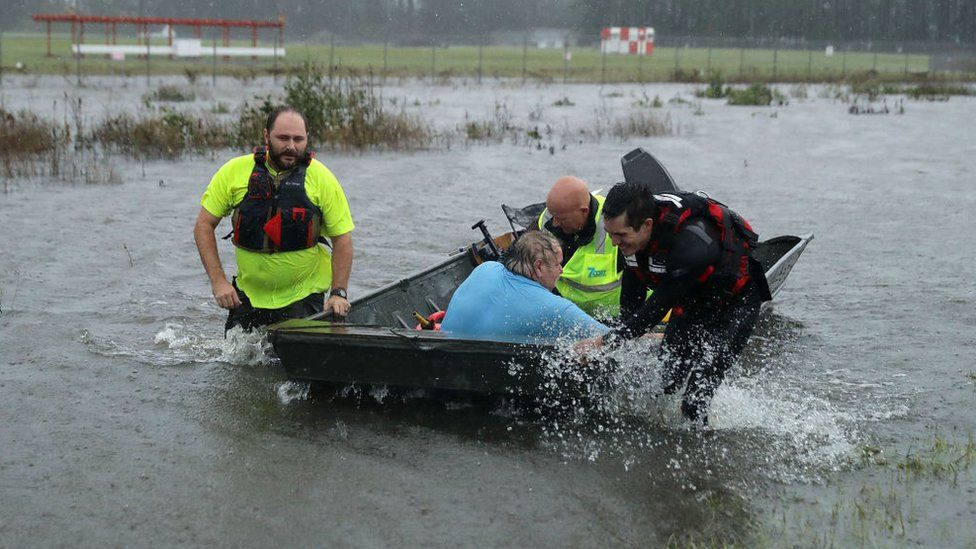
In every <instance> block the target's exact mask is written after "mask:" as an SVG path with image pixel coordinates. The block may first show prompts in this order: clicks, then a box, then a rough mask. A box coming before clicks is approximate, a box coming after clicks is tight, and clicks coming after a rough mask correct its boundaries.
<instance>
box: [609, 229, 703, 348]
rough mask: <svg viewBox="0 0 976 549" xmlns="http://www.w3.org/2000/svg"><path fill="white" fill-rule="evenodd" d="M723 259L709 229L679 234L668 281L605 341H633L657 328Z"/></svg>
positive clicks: (672, 254) (667, 272)
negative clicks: (616, 339)
mask: <svg viewBox="0 0 976 549" xmlns="http://www.w3.org/2000/svg"><path fill="white" fill-rule="evenodd" d="M720 256H721V248H720V247H719V245H718V240H717V238H716V237H715V235H714V234H712V233H710V232H708V230H707V229H706V228H705V227H703V226H702V225H700V224H694V225H690V226H689V227H687V228H685V229H683V230H682V231H681V232H679V233H678V234H677V235H675V241H674V245H673V247H672V251H671V255H669V256H668V260H667V264H668V267H667V271H666V272H665V274H664V280H662V281H661V283H660V284H658V285H657V286H656V287H655V288H654V293H652V294H651V296H650V297H649V298H647V301H645V302H644V304H643V305H641V306H640V307H639V308H637V309H636V310H634V311H633V312H632V313H630V314H627V315H621V325H620V326H619V327H618V328H616V329H614V330H613V331H611V332H610V333H608V334H607V336H605V341H609V340H611V339H613V338H623V339H633V338H635V337H640V336H642V335H644V334H645V333H647V331H648V330H650V329H652V328H654V326H656V325H657V324H658V323H659V322H661V319H663V318H664V315H665V314H666V313H667V312H668V310H669V309H671V308H672V307H674V305H675V304H676V303H678V301H679V300H680V299H682V298H684V297H686V296H687V295H688V294H689V293H691V292H693V291H695V289H696V287H697V282H698V280H697V279H698V277H700V276H701V275H702V273H703V272H704V271H705V269H707V268H708V266H709V265H713V264H714V263H716V262H717V261H718V260H719V259H720ZM631 299H632V298H631ZM621 306H623V290H621Z"/></svg>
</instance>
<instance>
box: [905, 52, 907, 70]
mask: <svg viewBox="0 0 976 549" xmlns="http://www.w3.org/2000/svg"><path fill="white" fill-rule="evenodd" d="M905 74H908V52H907V51H906V52H905Z"/></svg>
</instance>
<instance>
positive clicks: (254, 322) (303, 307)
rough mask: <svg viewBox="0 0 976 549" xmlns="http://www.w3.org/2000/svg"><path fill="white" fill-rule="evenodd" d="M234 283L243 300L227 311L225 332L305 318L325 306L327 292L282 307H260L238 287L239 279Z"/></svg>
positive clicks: (311, 295) (246, 329)
mask: <svg viewBox="0 0 976 549" xmlns="http://www.w3.org/2000/svg"><path fill="white" fill-rule="evenodd" d="M233 284H234V289H235V290H237V297H239V298H240V300H241V306H240V307H238V308H236V309H231V310H230V311H229V312H228V313H227V323H226V324H225V325H224V334H226V333H227V331H228V330H230V329H231V328H233V327H234V326H240V327H242V328H243V329H244V331H245V332H250V331H251V330H253V329H254V328H257V327H258V326H267V325H268V324H274V323H275V322H281V321H282V320H287V319H289V318H304V317H306V316H310V315H314V314H315V313H321V312H322V310H323V309H324V308H325V294H324V293H316V294H310V295H308V296H306V297H304V298H302V299H299V300H298V301H296V302H294V303H292V304H290V305H286V306H285V307H282V308H280V309H259V308H257V307H253V306H251V300H250V299H248V297H247V294H245V293H244V292H242V291H241V289H240V288H238V287H237V280H234V283H233Z"/></svg>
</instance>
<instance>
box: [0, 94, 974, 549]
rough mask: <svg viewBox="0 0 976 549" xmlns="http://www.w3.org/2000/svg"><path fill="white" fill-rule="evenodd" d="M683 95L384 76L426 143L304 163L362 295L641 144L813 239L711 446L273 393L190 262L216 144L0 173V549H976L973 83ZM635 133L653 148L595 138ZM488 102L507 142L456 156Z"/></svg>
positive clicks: (19, 104) (639, 426)
mask: <svg viewBox="0 0 976 549" xmlns="http://www.w3.org/2000/svg"><path fill="white" fill-rule="evenodd" d="M174 80H178V79H174ZM183 85H185V83H184V84H183ZM279 85H280V82H279ZM274 88H275V83H274V82H273V81H271V80H270V79H267V80H254V81H248V82H241V81H237V80H231V79H227V80H220V81H218V85H217V87H216V88H211V87H210V86H207V85H197V86H196V87H194V89H195V99H194V100H193V101H188V102H182V103H178V104H173V105H170V106H169V108H173V109H181V110H188V111H192V112H199V113H204V112H211V113H213V112H218V113H223V114H217V115H216V116H233V115H234V112H235V110H236V109H237V108H239V105H240V104H241V102H242V101H244V100H252V99H253V97H254V96H255V95H264V94H267V93H270V92H271V91H272V90H273V89H274ZM694 90H695V88H694V87H693V86H687V85H653V86H638V85H621V86H606V87H600V86H595V85H568V86H559V85H548V86H529V87H526V88H522V87H519V86H515V85H508V84H505V83H501V84H492V85H485V86H476V85H473V84H471V83H470V82H465V81H457V82H448V83H446V84H445V85H440V86H428V85H425V84H421V83H416V82H411V81H404V82H400V83H398V84H396V85H391V86H388V87H386V88H383V89H382V90H381V93H382V95H383V98H384V101H385V102H387V103H388V104H390V105H391V108H402V109H405V110H406V111H408V112H411V113H415V114H418V115H419V116H422V117H423V118H424V119H425V120H426V121H427V122H428V123H429V124H431V125H432V126H433V127H434V128H436V129H437V130H438V131H439V132H440V134H441V138H440V139H438V140H437V141H436V144H435V145H433V146H432V148H431V149H430V150H423V151H415V152H410V153H392V152H367V153H334V152H329V151H320V152H319V155H318V158H320V159H321V160H323V162H324V163H325V164H326V165H327V166H329V167H330V168H331V169H332V170H333V172H334V173H335V174H336V175H337V176H338V178H339V180H340V181H341V183H342V185H343V187H344V189H345V192H346V194H347V196H348V198H349V202H350V205H351V208H352V211H353V216H354V219H355V222H356V224H357V227H356V230H355V232H354V242H355V248H356V259H355V262H354V267H353V276H352V283H351V288H350V294H351V295H352V297H356V296H360V295H362V294H363V293H364V292H366V291H369V290H372V289H374V288H377V287H379V286H381V285H383V284H386V283H389V282H391V281H394V280H396V279H398V278H400V277H401V276H403V275H405V274H408V273H410V272H412V271H414V270H417V269H419V268H422V267H424V266H426V265H428V264H430V263H431V262H433V261H436V260H438V259H439V258H441V257H443V256H444V254H445V253H447V252H449V251H451V250H453V249H456V248H457V247H458V246H461V245H465V244H467V243H469V242H470V241H472V240H474V239H476V238H478V235H477V234H475V233H474V232H473V231H471V230H470V226H471V224H472V223H474V222H475V221H477V220H478V219H481V218H487V219H488V223H489V227H490V228H492V229H493V230H496V231H498V232H501V231H503V230H504V228H505V227H507V223H506V222H505V221H504V217H503V216H502V212H501V209H500V208H499V207H498V205H499V204H501V203H502V202H504V203H507V204H512V205H523V204H528V203H531V202H537V201H540V200H542V199H543V198H544V196H545V193H546V192H547V190H548V187H549V185H550V184H551V183H552V182H553V181H554V180H555V179H556V178H557V177H558V176H560V175H563V174H575V175H579V176H580V177H582V178H584V179H586V180H587V181H588V182H589V183H590V184H591V187H592V188H594V189H598V188H603V189H607V188H609V187H610V186H611V185H612V184H613V183H615V182H616V181H619V180H620V179H622V174H621V171H620V167H619V158H620V156H621V155H623V154H624V153H626V152H627V151H629V150H631V149H632V148H634V147H637V146H641V147H644V148H646V149H648V150H649V151H651V152H652V153H654V154H655V155H656V156H657V157H658V158H659V159H660V160H661V161H662V162H663V163H664V164H665V165H666V166H667V167H668V169H669V170H670V171H671V173H672V174H673V175H674V176H675V178H676V179H677V181H678V183H679V185H681V186H682V187H684V188H688V189H699V188H700V189H704V190H706V191H708V192H709V193H710V194H711V195H712V196H714V197H716V198H718V199H720V200H722V201H723V202H725V203H727V204H728V205H730V206H731V207H732V208H734V209H735V210H737V211H739V212H741V213H742V214H743V215H744V216H746V217H747V218H748V219H750V221H751V222H752V224H753V226H754V227H756V228H757V229H758V231H759V232H760V235H761V237H763V238H769V237H772V236H776V235H780V234H801V233H807V232H812V233H814V234H815V235H816V239H815V240H814V241H813V242H812V243H811V245H810V246H809V247H808V248H807V250H806V252H804V254H803V256H802V257H801V259H800V261H799V263H798V264H797V266H796V268H795V269H794V271H793V273H792V275H791V276H790V279H789V280H788V282H787V284H786V286H785V288H784V290H783V291H782V292H781V293H780V294H779V296H778V297H777V302H776V304H775V307H774V310H773V312H772V314H771V315H769V316H768V317H766V318H765V319H764V320H763V321H762V324H761V326H760V327H759V328H758V330H757V333H756V335H755V336H754V337H753V339H752V340H751V342H750V344H749V347H748V348H747V352H746V354H745V356H744V357H743V360H742V361H741V363H740V364H739V365H738V366H737V367H736V368H735V369H734V370H733V372H732V374H731V377H730V379H729V380H728V381H727V383H726V384H724V385H723V386H722V387H721V388H720V390H719V391H718V392H717V394H716V397H715V402H714V408H713V413H712V423H713V424H714V427H715V430H714V432H713V433H711V434H709V435H707V436H703V435H702V434H701V433H699V432H697V431H693V430H689V429H688V428H687V427H686V426H685V425H684V424H683V422H682V421H681V420H680V417H679V413H678V411H677V403H676V402H675V401H674V400H671V399H667V398H665V399H658V400H650V401H647V400H639V401H634V402H637V404H621V405H619V406H616V407H612V408H613V410H614V411H613V413H611V414H609V415H608V416H601V417H593V418H589V419H587V420H585V421H582V422H576V423H573V422H570V423H569V424H566V423H564V422H560V421H558V420H556V419H555V418H547V417H535V416H532V415H531V414H524V413H521V412H520V411H519V410H515V409H512V408H511V407H510V406H508V405H506V404H504V403H502V404H500V403H496V402H480V401H450V402H443V401H438V400H430V399H424V398H406V399H404V398H393V397H389V396H388V395H387V394H386V393H385V391H384V390H383V389H382V388H378V389H377V390H374V391H373V392H370V393H366V394H358V395H350V396H346V397H342V398H337V397H332V396H326V395H317V394H314V393H313V394H309V392H308V390H307V387H304V386H302V385H300V384H295V383H291V382H289V381H288V380H287V379H286V377H285V375H284V372H283V370H282V369H281V367H280V366H279V365H278V364H276V362H275V361H274V359H273V358H272V357H271V356H269V355H268V349H267V345H266V343H264V342H263V341H262V340H261V339H260V338H258V337H233V338H230V339H227V340H225V339H223V337H222V326H223V318H224V317H223V314H222V313H221V311H220V310H219V309H218V308H217V307H216V305H215V304H214V303H213V300H212V298H211V297H210V288H209V284H208V282H207V279H206V276H205V275H204V273H203V269H202V267H201V265H200V262H199V258H198V256H197V252H196V248H195V247H194V245H193V239H192V234H191V229H192V224H193V221H194V219H195V216H196V213H197V211H198V208H199V206H198V204H199V199H200V195H201V193H202V191H203V189H204V187H205V186H206V184H207V182H208V181H209V178H210V176H211V175H212V174H213V172H214V171H215V170H216V169H217V168H218V167H219V166H220V165H221V164H222V163H223V162H224V161H225V160H226V159H228V158H230V157H231V156H232V155H233V154H234V152H233V151H226V150H224V151H213V153H212V154H205V155H193V156H188V157H185V158H183V159H181V160H177V161H145V162H143V161H136V160H132V159H129V158H126V157H122V156H108V157H104V158H100V159H99V162H101V163H104V165H105V166H106V167H110V168H111V169H112V170H113V171H114V173H115V174H117V177H116V178H114V182H111V183H105V184H80V183H73V182H72V181H65V180H64V178H58V179H56V180H55V179H52V178H48V177H45V176H44V175H39V176H34V177H31V178H8V179H7V180H5V182H4V185H3V189H5V192H3V193H2V194H0V220H2V221H3V225H4V235H5V238H3V239H2V243H0V424H2V426H3V427H2V428H0V546H10V547H22V546H53V545H59V546H60V545H87V546H91V545H113V546H115V545H125V546H150V545H153V546H158V545H175V544H188V545H204V544H206V545H217V546H259V545H262V546H263V545H271V544H275V545H286V546H309V545H339V546H347V545H349V546H376V545H392V544H400V543H406V544H408V545H421V544H422V545H434V546H455V545H458V544H462V545H472V546H499V545H512V546H524V545H530V544H531V545H544V546H551V545H560V546H566V545H569V546H607V545H612V546H641V547H645V546H659V545H666V544H668V543H674V544H676V545H682V546H683V545H687V544H689V543H692V542H694V543H698V544H702V543H704V544H706V545H722V544H725V543H738V544H742V545H745V546H754V545H760V546H762V545H766V546H777V547H778V546H784V545H792V546H830V545H835V546H851V545H866V546H902V545H910V544H919V545H925V546H939V547H949V546H961V547H966V546H972V544H973V543H974V542H976V526H974V524H976V469H974V468H973V467H971V465H972V462H973V460H974V459H976V448H974V446H973V434H974V432H976V416H974V414H973V409H974V404H976V338H974V336H973V334H974V333H976V317H974V315H973V311H974V310H976V291H974V285H973V282H972V276H971V275H970V270H971V266H972V265H973V264H974V261H976V246H974V245H973V244H972V242H971V238H970V234H971V232H972V228H973V220H972V218H971V212H972V211H973V210H974V208H976V193H974V192H973V190H972V182H973V180H974V176H976V155H973V154H972V142H973V137H974V135H976V134H974V130H973V128H974V127H976V98H967V97H953V98H951V99H950V100H948V101H910V100H907V99H904V98H900V97H889V98H888V99H887V103H884V104H882V100H880V99H879V100H878V101H877V102H876V103H875V104H876V106H877V107H878V110H880V109H881V107H882V106H883V105H884V106H887V107H889V114H883V115H867V116H862V115H857V116H855V115H851V114H849V113H848V109H849V107H850V104H851V98H850V97H844V95H845V94H844V93H843V90H840V89H837V88H832V87H831V88H827V87H815V86H813V87H806V88H794V87H792V86H783V87H782V88H781V90H780V91H781V92H782V93H783V94H784V95H785V96H786V97H787V98H788V104H787V105H783V106H776V107H731V106H728V105H726V104H725V103H724V101H721V100H707V99H705V100H703V99H698V98H696V97H695V96H694V94H693V92H694ZM148 91H149V90H148V89H147V88H146V87H145V82H144V80H137V79H131V80H122V79H117V78H103V79H95V78H90V79H88V81H87V85H86V87H84V88H77V87H75V86H74V85H73V82H70V81H67V80H64V79H62V78H60V77H39V78H38V77H18V78H10V77H7V78H5V80H4V87H3V88H2V89H0V107H2V108H3V109H4V110H6V111H8V112H16V111H19V110H21V109H29V110H31V111H34V112H36V113H37V114H38V115H39V116H43V117H47V118H50V119H53V120H62V119H64V118H65V117H72V116H75V115H74V114H72V113H71V112H69V111H68V108H67V107H66V105H68V104H71V103H72V102H73V101H74V102H77V100H78V98H81V100H82V108H81V111H80V113H79V116H81V117H84V118H86V119H89V120H98V119H100V118H102V117H104V116H106V115H107V114H110V113H117V112H132V113H139V112H143V111H145V110H146V109H150V108H152V109H158V108H159V105H158V104H147V102H146V101H145V100H144V99H143V96H144V95H146V93H147V92H148ZM655 98H657V99H659V103H660V106H659V107H654V106H653V105H654V104H655V103H657V102H656V101H655ZM896 102H897V103H896ZM557 103H559V105H557ZM896 104H897V105H898V107H899V108H895V106H896ZM217 105H222V107H221V108H217V107H216V106H217ZM223 111H226V112H223ZM635 116H653V117H655V118H656V119H658V120H666V121H667V122H668V124H669V125H670V126H669V127H670V131H668V132H667V135H662V136H660V137H654V138H626V139H622V138H620V137H618V136H615V135H614V132H613V131H612V130H611V129H610V128H612V127H613V124H614V123H615V121H619V120H625V121H626V120H629V119H632V118H633V117H635ZM499 117H502V118H503V119H504V120H505V121H507V122H508V123H509V124H510V126H512V127H516V128H519V129H520V131H516V132H512V133H511V134H507V135H506V137H505V138H503V139H500V140H497V141H496V142H491V143H483V142H479V143H475V144H472V143H470V142H468V141H466V140H465V139H464V138H463V128H464V125H465V123H466V122H467V121H498V120H499ZM459 128H460V129H459ZM600 128H605V129H604V130H600ZM532 130H536V131H537V132H538V137H535V136H531V137H513V136H521V135H522V134H523V133H524V134H526V135H527V134H528V132H529V131H532ZM255 138H257V136H255ZM256 144H257V143H256ZM76 160H77V161H79V162H83V161H84V159H76ZM220 230H221V229H218V231H220ZM220 246H221V254H222V257H223V259H224V262H225V264H226V265H227V268H228V271H229V272H232V271H233V252H232V247H231V246H230V245H229V244H227V243H226V242H222V243H221V244H220ZM634 360H635V361H637V360H638V359H637V358H636V357H635V358H634ZM635 367H636V362H635ZM652 382H653V380H651V379H647V380H644V381H637V382H635V383H636V386H634V387H631V388H629V389H630V390H632V391H634V392H635V393H641V391H642V390H643V389H646V388H647V387H648V386H649V385H650V384H651V383H652Z"/></svg>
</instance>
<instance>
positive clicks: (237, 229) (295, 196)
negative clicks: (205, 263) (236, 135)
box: [232, 147, 322, 254]
mask: <svg viewBox="0 0 976 549" xmlns="http://www.w3.org/2000/svg"><path fill="white" fill-rule="evenodd" d="M267 152H268V151H267V148H265V147H257V148H255V149H254V169H253V170H252V171H251V177H250V179H249V180H248V184H247V194H246V195H244V198H243V200H241V201H240V202H239V203H238V204H237V206H235V207H234V214H233V217H232V221H233V226H234V231H233V233H232V234H233V242H234V245H235V246H237V247H239V248H243V249H245V250H250V251H252V252H260V253H269V254H270V253H275V252H291V251H295V250H304V249H307V248H311V247H313V246H315V245H316V244H317V243H318V242H319V238H320V237H319V230H320V229H321V227H322V210H320V209H319V208H318V206H316V205H315V204H313V203H312V201H311V200H309V198H308V194H307V193H306V192H305V171H306V169H307V168H308V165H309V164H310V163H311V162H312V154H311V153H308V152H306V153H305V155H304V156H303V157H302V158H301V159H300V160H299V161H298V162H297V163H296V166H295V167H294V168H292V169H291V170H290V171H288V172H285V173H283V174H279V177H283V178H282V179H279V180H278V181H277V185H276V184H275V183H276V182H275V178H273V177H272V176H271V174H270V173H269V172H268V168H267V167H266V166H265V160H266V158H267Z"/></svg>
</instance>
